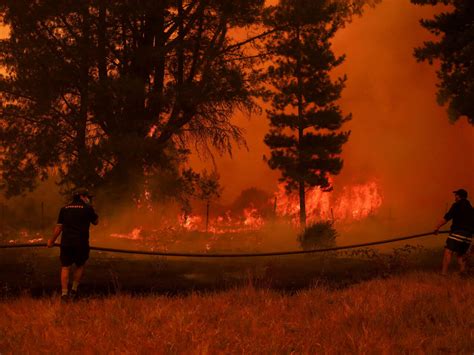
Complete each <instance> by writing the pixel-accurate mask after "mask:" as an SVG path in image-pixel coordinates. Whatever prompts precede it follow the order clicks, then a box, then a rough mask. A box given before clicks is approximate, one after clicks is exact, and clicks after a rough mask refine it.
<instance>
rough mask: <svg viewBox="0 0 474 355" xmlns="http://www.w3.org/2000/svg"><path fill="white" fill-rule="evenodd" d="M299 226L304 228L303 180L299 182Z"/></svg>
mask: <svg viewBox="0 0 474 355" xmlns="http://www.w3.org/2000/svg"><path fill="white" fill-rule="evenodd" d="M300 228H301V229H306V196H305V191H304V182H300Z"/></svg>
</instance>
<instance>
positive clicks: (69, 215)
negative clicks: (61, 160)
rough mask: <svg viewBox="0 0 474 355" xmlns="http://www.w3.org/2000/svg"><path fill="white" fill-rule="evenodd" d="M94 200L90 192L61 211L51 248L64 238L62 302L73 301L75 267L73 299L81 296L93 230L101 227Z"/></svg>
mask: <svg viewBox="0 0 474 355" xmlns="http://www.w3.org/2000/svg"><path fill="white" fill-rule="evenodd" d="M91 198H92V196H91V195H90V194H89V192H88V191H87V190H86V189H80V190H77V191H76V192H74V194H73V200H72V202H71V203H69V204H68V205H66V206H64V207H63V208H61V210H60V212H59V217H58V223H57V225H56V227H55V229H54V233H53V237H52V238H51V239H50V240H48V247H49V248H51V247H52V246H54V242H55V241H56V239H57V238H58V237H59V235H61V248H60V250H61V251H60V260H61V288H62V290H61V299H62V300H64V301H65V300H68V299H69V294H68V284H69V270H70V267H71V265H72V264H75V265H76V270H75V271H74V276H73V284H72V289H71V294H70V296H71V298H75V297H76V296H77V288H78V286H79V282H80V281H81V278H82V274H83V272H84V265H85V263H86V261H87V259H89V226H90V224H91V223H92V224H94V225H97V224H98V223H99V217H98V216H97V214H96V213H95V211H94V208H93V207H92V206H91Z"/></svg>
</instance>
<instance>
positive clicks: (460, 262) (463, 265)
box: [457, 255, 466, 274]
mask: <svg viewBox="0 0 474 355" xmlns="http://www.w3.org/2000/svg"><path fill="white" fill-rule="evenodd" d="M457 259H458V265H459V273H461V274H464V273H465V272H466V256H465V255H458V256H457Z"/></svg>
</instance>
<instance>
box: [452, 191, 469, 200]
mask: <svg viewBox="0 0 474 355" xmlns="http://www.w3.org/2000/svg"><path fill="white" fill-rule="evenodd" d="M453 193H454V194H455V195H458V196H459V197H460V198H467V191H466V190H464V189H459V190H456V191H453Z"/></svg>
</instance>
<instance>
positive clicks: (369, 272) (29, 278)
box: [0, 246, 474, 297]
mask: <svg viewBox="0 0 474 355" xmlns="http://www.w3.org/2000/svg"><path fill="white" fill-rule="evenodd" d="M58 255H59V250H58V249H57V248H54V249H46V248H41V249H27V250H25V249H6V250H0V295H1V296H2V297H11V296H16V295H19V294H29V295H32V296H34V297H41V296H46V295H51V294H55V293H57V292H58V291H59V289H60V286H59V256H58ZM441 257H442V249H441V248H438V249H424V248H421V247H411V246H405V247H401V248H397V249H393V250H391V251H390V252H388V253H387V252H385V253H382V252H379V251H376V250H373V249H363V250H357V251H352V252H346V253H338V254H336V253H331V254H315V255H299V256H284V257H271V258H268V257H265V258H232V259H191V258H164V257H154V256H144V257H143V256H140V257H136V256H128V255H127V256H116V255H114V254H110V253H103V252H95V251H91V258H90V260H89V262H88V264H87V268H86V274H85V276H84V279H83V283H82V284H81V289H80V291H81V293H82V294H83V295H109V294H116V293H132V294H146V293H151V294H169V295H175V294H186V293H190V292H196V291H198V292H209V291H218V290H223V289H228V288H233V287H238V286H241V285H248V284H252V285H254V286H255V287H269V288H272V289H275V290H281V291H284V292H290V293H291V292H295V291H298V290H301V289H305V288H308V287H311V286H313V285H325V286H326V287H328V288H335V289H339V288H344V287H347V286H350V285H353V284H356V283H359V282H362V281H366V280H370V279H374V278H384V277H387V276H390V275H394V274H403V273H405V272H411V271H414V270H422V271H432V272H438V271H439V266H440V261H441ZM471 259H472V258H471ZM471 264H472V260H471ZM455 269H456V268H455V265H454V262H453V265H452V270H453V272H455ZM473 274H474V270H473V268H472V267H471V268H470V269H469V273H468V277H472V275H473Z"/></svg>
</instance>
